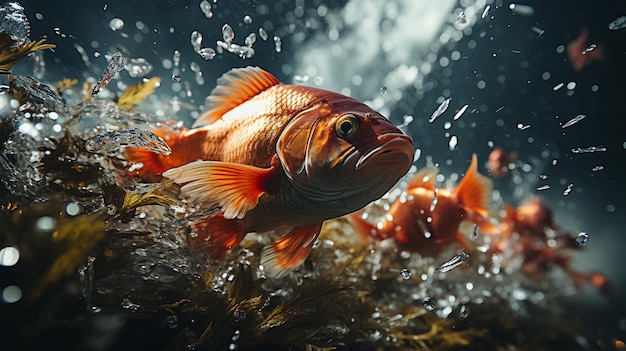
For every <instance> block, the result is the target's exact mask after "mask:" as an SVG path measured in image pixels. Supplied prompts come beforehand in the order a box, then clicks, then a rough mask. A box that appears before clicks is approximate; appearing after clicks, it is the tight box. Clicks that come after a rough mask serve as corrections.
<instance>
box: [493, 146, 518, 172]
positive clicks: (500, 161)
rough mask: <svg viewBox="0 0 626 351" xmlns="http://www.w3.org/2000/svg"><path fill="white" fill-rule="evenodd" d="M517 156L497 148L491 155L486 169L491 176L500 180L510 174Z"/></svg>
mask: <svg viewBox="0 0 626 351" xmlns="http://www.w3.org/2000/svg"><path fill="white" fill-rule="evenodd" d="M516 158H517V154H515V153H514V152H506V151H504V149H502V148H500V147H496V148H494V149H493V150H491V153H489V158H488V159H487V164H486V167H487V169H488V170H489V174H491V175H492V176H494V177H495V178H500V177H502V176H504V175H505V174H507V173H508V172H509V169H510V167H511V164H513V162H515V159H516Z"/></svg>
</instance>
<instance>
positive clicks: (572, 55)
mask: <svg viewBox="0 0 626 351" xmlns="http://www.w3.org/2000/svg"><path fill="white" fill-rule="evenodd" d="M588 36H589V32H588V31H587V28H583V30H582V31H581V32H580V34H579V35H578V38H576V40H574V41H572V42H571V43H569V44H568V45H567V56H568V58H569V62H570V64H571V65H572V68H573V69H574V70H575V71H580V70H581V69H583V68H584V67H585V66H586V65H588V64H589V63H591V62H592V61H595V60H600V59H602V46H600V45H596V44H591V45H590V44H588V43H587V38H588Z"/></svg>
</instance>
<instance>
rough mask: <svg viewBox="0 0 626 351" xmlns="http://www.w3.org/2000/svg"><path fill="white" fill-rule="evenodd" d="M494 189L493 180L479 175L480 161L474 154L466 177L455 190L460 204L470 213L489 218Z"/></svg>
mask: <svg viewBox="0 0 626 351" xmlns="http://www.w3.org/2000/svg"><path fill="white" fill-rule="evenodd" d="M492 189H493V183H492V182H491V179H489V178H487V177H485V176H484V175H482V174H480V173H478V159H477V157H476V154H473V155H472V163H471V164H470V166H469V167H468V169H467V171H466V172H465V176H464V177H463V179H462V180H461V182H460V183H459V185H458V186H457V187H456V188H455V189H454V194H455V195H456V198H457V200H458V201H459V204H460V205H461V206H462V207H463V208H464V209H465V210H466V211H468V212H470V213H474V214H477V215H479V216H480V217H482V218H488V216H489V203H490V201H491V191H492Z"/></svg>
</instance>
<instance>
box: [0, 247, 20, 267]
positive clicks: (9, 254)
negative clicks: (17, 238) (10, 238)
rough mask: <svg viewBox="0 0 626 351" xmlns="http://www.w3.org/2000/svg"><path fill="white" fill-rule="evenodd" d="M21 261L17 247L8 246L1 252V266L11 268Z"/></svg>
mask: <svg viewBox="0 0 626 351" xmlns="http://www.w3.org/2000/svg"><path fill="white" fill-rule="evenodd" d="M19 260H20V251H19V250H18V249H17V247H14V246H7V247H5V248H3V249H1V250H0V266H5V267H11V266H14V265H15V264H16V263H17V261H19Z"/></svg>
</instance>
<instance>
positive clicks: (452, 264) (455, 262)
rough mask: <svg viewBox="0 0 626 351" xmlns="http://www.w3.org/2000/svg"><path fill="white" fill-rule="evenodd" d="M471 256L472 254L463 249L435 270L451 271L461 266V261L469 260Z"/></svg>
mask: <svg viewBox="0 0 626 351" xmlns="http://www.w3.org/2000/svg"><path fill="white" fill-rule="evenodd" d="M469 258H470V255H468V254H466V253H465V252H463V251H461V252H459V253H458V254H456V255H454V257H452V258H451V259H450V260H449V261H448V262H446V263H444V264H442V265H441V266H440V267H438V268H435V272H440V273H444V272H448V271H451V270H452V269H454V268H456V267H458V266H460V265H461V263H463V262H464V261H466V260H468V259H469Z"/></svg>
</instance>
